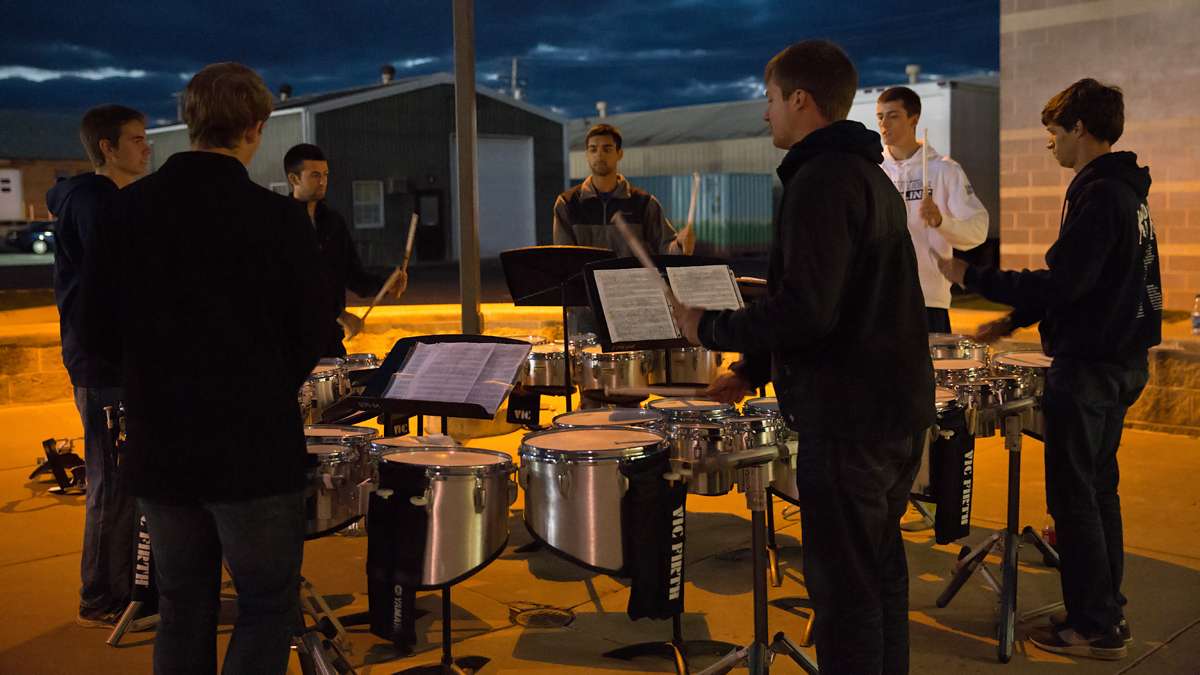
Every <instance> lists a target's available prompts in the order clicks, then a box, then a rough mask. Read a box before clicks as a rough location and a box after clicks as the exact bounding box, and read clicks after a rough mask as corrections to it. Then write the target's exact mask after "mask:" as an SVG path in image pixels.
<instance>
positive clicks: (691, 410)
mask: <svg viewBox="0 0 1200 675" xmlns="http://www.w3.org/2000/svg"><path fill="white" fill-rule="evenodd" d="M646 407H647V408H649V409H650V410H655V411H657V412H660V413H662V416H663V417H664V418H666V423H667V425H668V426H670V425H671V424H678V423H682V422H703V423H709V424H718V423H720V422H721V420H723V419H726V418H729V417H736V416H737V414H738V413H737V408H734V407H733V406H731V405H729V404H727V403H718V402H717V401H709V400H706V399H702V398H659V399H655V400H653V401H650V402H649V403H647V404H646Z"/></svg>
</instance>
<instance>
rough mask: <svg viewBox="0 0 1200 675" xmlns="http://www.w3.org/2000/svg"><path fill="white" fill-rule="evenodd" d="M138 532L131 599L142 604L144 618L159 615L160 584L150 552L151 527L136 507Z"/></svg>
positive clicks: (135, 514) (135, 516) (135, 536)
mask: <svg viewBox="0 0 1200 675" xmlns="http://www.w3.org/2000/svg"><path fill="white" fill-rule="evenodd" d="M134 520H135V521H136V522H137V531H136V532H134V541H133V586H132V587H131V588H130V590H129V599H130V600H135V601H137V602H140V603H142V611H141V615H142V616H150V615H151V614H157V613H158V584H157V583H156V582H155V581H154V555H153V553H152V552H151V550H150V526H149V525H147V524H146V515H145V514H144V513H142V510H141V509H139V508H137V506H136V505H135V506H134Z"/></svg>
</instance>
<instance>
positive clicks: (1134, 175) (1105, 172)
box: [1067, 152, 1150, 202]
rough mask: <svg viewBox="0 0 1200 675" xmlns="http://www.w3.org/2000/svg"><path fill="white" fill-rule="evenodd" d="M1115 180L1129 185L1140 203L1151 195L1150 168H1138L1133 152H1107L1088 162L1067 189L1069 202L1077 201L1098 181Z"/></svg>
mask: <svg viewBox="0 0 1200 675" xmlns="http://www.w3.org/2000/svg"><path fill="white" fill-rule="evenodd" d="M1105 179H1108V180H1115V181H1119V182H1121V183H1124V184H1125V185H1128V186H1129V188H1130V189H1132V190H1133V192H1134V194H1135V195H1137V198H1138V201H1143V202H1144V201H1146V196H1147V195H1149V194H1150V167H1147V166H1138V163H1137V155H1136V154H1134V153H1132V152H1107V153H1105V154H1103V155H1100V156H1099V157H1097V158H1095V159H1093V160H1092V161H1090V162H1088V163H1087V165H1086V166H1084V167H1083V169H1082V170H1081V171H1080V172H1079V173H1078V174H1076V175H1075V178H1074V180H1072V181H1071V185H1070V186H1068V187H1067V201H1071V200H1073V199H1075V198H1076V197H1077V196H1079V194H1080V193H1081V192H1082V191H1083V190H1084V188H1086V187H1087V186H1088V185H1090V184H1092V183H1094V182H1095V181H1098V180H1105Z"/></svg>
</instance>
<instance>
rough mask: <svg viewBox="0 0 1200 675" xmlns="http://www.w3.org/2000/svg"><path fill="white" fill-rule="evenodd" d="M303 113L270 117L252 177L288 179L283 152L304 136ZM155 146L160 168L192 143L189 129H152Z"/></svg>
mask: <svg viewBox="0 0 1200 675" xmlns="http://www.w3.org/2000/svg"><path fill="white" fill-rule="evenodd" d="M300 117H301V115H299V114H297V113H291V114H287V115H276V116H273V117H271V119H269V120H267V124H266V126H265V127H264V128H263V140H262V145H260V146H259V148H258V152H257V153H255V155H254V159H253V160H251V162H250V178H251V180H253V181H254V182H256V183H258V184H259V185H262V186H263V187H270V184H271V183H284V182H287V179H286V178H285V176H284V174H283V155H284V153H285V152H287V151H288V149H289V148H291V147H292V146H293V145H295V144H297V143H300V142H301V138H302V137H303V128H302V125H301V121H300ZM149 136H150V140H151V141H152V145H151V147H152V148H153V152H151V154H150V170H151V171H157V170H158V169H159V168H160V167H161V166H162V165H163V164H164V163H165V162H166V161H167V158H168V157H170V156H171V155H173V154H175V153H177V152H182V151H184V150H187V149H189V148H190V147H191V143H190V142H189V141H188V135H187V129H170V130H167V131H154V130H151V131H150V132H149Z"/></svg>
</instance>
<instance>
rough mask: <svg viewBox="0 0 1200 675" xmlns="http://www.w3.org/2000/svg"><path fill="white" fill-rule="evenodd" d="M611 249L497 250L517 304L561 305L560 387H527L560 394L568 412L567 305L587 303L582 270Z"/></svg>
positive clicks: (544, 247)
mask: <svg viewBox="0 0 1200 675" xmlns="http://www.w3.org/2000/svg"><path fill="white" fill-rule="evenodd" d="M612 256H613V253H612V251H610V250H608V249H606V248H595V247H592V246H530V247H527V248H515V249H512V250H509V251H501V252H500V265H501V266H502V267H503V268H504V280H505V282H506V283H507V284H508V293H509V295H511V296H512V299H513V304H514V305H516V306H517V307H562V326H563V359H564V363H565V366H566V367H565V368H564V370H565V371H566V372H565V373H564V374H563V384H562V387H529V389H531V390H533V391H536V392H538V393H541V394H546V395H548V396H563V397H565V398H566V401H567V412H571V395H572V394H573V393H574V387H573V386H572V384H571V340H570V335H569V333H568V332H567V309H568V308H570V307H587V306H588V296H587V292H586V290H585V289H584V286H583V278H582V275H581V271H582V270H583V267H584V266H585V265H587V264H588V263H592V262H596V261H599V260H606V259H608V258H612Z"/></svg>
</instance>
